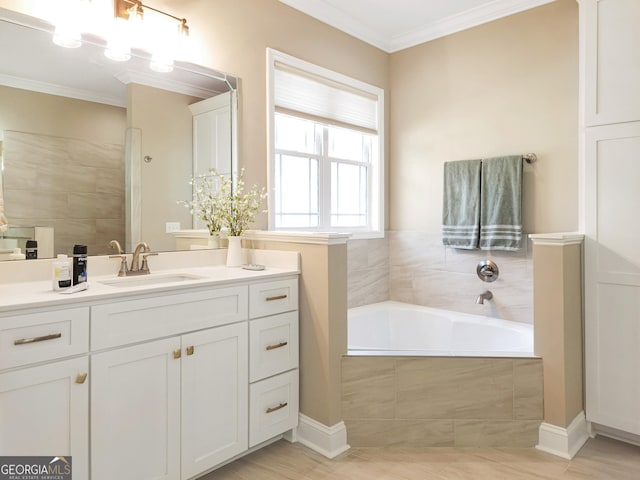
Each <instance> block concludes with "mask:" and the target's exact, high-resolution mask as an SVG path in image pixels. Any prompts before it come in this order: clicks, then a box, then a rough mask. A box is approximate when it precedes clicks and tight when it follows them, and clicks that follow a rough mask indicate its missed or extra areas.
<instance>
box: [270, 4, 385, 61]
mask: <svg viewBox="0 0 640 480" xmlns="http://www.w3.org/2000/svg"><path fill="white" fill-rule="evenodd" d="M280 2H281V3H284V4H285V5H288V6H290V7H291V8H295V9H296V10H299V11H301V12H302V13H304V14H306V15H309V16H310V17H313V18H315V19H316V20H320V21H321V22H324V23H326V24H327V25H330V26H332V27H334V28H337V29H338V30H341V31H343V32H345V33H347V34H348V35H351V36H352V37H355V38H357V39H359V40H362V41H363V42H366V43H368V44H370V45H373V46H374V47H377V48H379V49H380V50H384V51H385V52H390V48H391V42H390V40H391V39H390V38H388V37H387V36H386V35H383V34H381V33H379V32H377V31H376V30H374V29H372V28H369V27H368V26H366V25H365V24H364V23H362V22H361V21H359V20H358V19H357V18H354V17H352V16H350V15H349V14H347V13H345V12H344V11H342V10H340V9H339V8H335V7H334V6H332V5H329V4H328V3H325V2H324V0H312V1H308V0H280Z"/></svg>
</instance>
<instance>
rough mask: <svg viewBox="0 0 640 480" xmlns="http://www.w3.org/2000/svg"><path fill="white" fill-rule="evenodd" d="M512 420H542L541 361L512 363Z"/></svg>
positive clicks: (515, 361) (517, 360) (520, 360)
mask: <svg viewBox="0 0 640 480" xmlns="http://www.w3.org/2000/svg"><path fill="white" fill-rule="evenodd" d="M513 410H514V411H513V418H514V419H516V420H542V418H543V395H542V359H540V358H536V359H531V360H524V359H516V360H514V361H513Z"/></svg>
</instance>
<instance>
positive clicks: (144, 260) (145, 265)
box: [140, 252, 158, 273]
mask: <svg viewBox="0 0 640 480" xmlns="http://www.w3.org/2000/svg"><path fill="white" fill-rule="evenodd" d="M153 255H158V252H149V253H143V254H142V267H140V271H142V272H146V273H151V272H150V271H149V263H148V262H147V257H150V256H153Z"/></svg>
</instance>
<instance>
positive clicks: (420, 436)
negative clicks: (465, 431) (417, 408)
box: [385, 420, 454, 447]
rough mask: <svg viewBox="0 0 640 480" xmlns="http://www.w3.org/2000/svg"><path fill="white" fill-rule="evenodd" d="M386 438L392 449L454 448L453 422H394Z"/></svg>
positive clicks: (386, 442)
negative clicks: (398, 447) (400, 447)
mask: <svg viewBox="0 0 640 480" xmlns="http://www.w3.org/2000/svg"><path fill="white" fill-rule="evenodd" d="M385 437H386V438H385V445H386V446H390V447H397V446H403V447H452V446H454V436H453V420H394V421H393V422H392V423H391V425H389V428H388V430H387V431H386V432H385Z"/></svg>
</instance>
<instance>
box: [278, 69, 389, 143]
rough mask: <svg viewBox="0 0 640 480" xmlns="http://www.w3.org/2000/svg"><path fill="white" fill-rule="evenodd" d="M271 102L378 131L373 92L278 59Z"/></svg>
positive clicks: (285, 110) (282, 108) (305, 114)
mask: <svg viewBox="0 0 640 480" xmlns="http://www.w3.org/2000/svg"><path fill="white" fill-rule="evenodd" d="M274 103H275V108H276V110H277V111H281V112H283V113H291V112H293V113H295V114H298V115H300V116H302V117H309V118H311V119H313V120H324V121H326V122H328V123H330V124H338V125H346V126H351V127H358V128H359V129H364V130H367V131H370V132H372V133H377V131H378V97H377V96H376V95H372V94H370V93H368V92H365V91H362V90H358V89H356V88H354V87H351V86H349V85H345V84H342V83H339V82H336V81H333V80H330V79H327V78H324V77H321V76H318V75H315V74H312V73H309V72H304V71H302V70H298V69H296V68H294V67H291V66H289V65H284V64H282V63H280V62H275V70H274Z"/></svg>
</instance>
